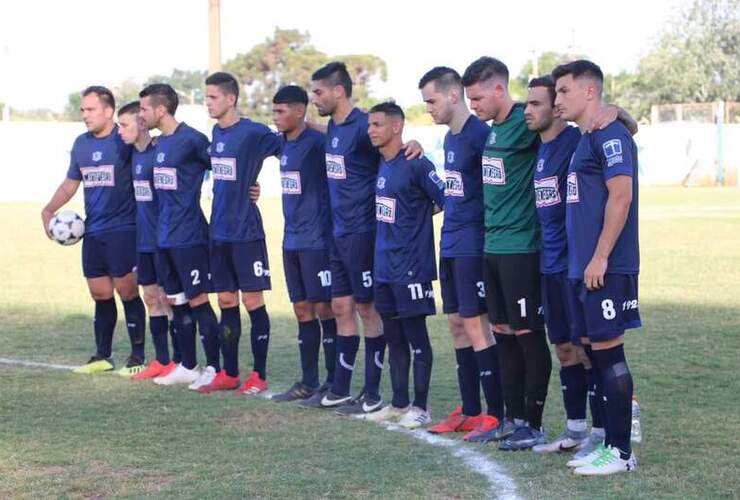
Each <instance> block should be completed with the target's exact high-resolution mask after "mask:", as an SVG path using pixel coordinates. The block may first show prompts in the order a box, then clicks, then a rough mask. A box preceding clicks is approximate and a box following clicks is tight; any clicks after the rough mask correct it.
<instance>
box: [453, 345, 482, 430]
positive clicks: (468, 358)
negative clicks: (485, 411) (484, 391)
mask: <svg viewBox="0 0 740 500" xmlns="http://www.w3.org/2000/svg"><path fill="white" fill-rule="evenodd" d="M455 359H456V360H457V384H458V385H459V386H460V399H461V400H462V411H463V415H467V416H468V417H475V416H476V415H479V414H480V412H481V404H480V374H479V373H478V362H477V361H476V359H475V351H474V350H473V348H472V347H463V348H462V349H455Z"/></svg>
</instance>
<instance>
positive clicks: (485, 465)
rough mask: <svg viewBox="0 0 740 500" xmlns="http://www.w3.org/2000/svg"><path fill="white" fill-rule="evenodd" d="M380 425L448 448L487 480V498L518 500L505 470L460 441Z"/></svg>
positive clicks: (423, 431) (383, 424)
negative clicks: (488, 485) (488, 488)
mask: <svg viewBox="0 0 740 500" xmlns="http://www.w3.org/2000/svg"><path fill="white" fill-rule="evenodd" d="M380 425H381V426H383V427H384V428H386V429H387V430H389V431H393V432H402V433H404V434H407V435H409V436H413V437H415V438H416V439H419V440H421V441H424V442H425V443H427V444H431V445H434V446H441V447H444V448H449V449H450V450H451V451H452V454H453V455H454V456H456V457H457V458H459V459H461V460H462V461H463V462H464V463H465V465H467V466H468V467H469V468H470V469H472V470H473V471H474V472H477V473H478V474H482V475H483V476H485V478H486V479H488V483H489V484H490V486H491V488H490V490H489V491H488V495H487V498H499V499H505V500H518V499H519V498H520V497H519V495H518V494H517V492H516V484H515V483H514V479H513V478H512V477H511V476H509V475H508V474H507V473H506V470H505V469H504V468H503V467H502V466H500V465H499V464H498V463H496V462H495V461H494V460H492V459H491V458H489V457H488V456H486V455H485V454H483V453H480V452H477V451H475V450H472V449H470V448H469V447H467V446H465V445H463V444H462V443H461V442H460V441H456V440H453V439H447V438H443V437H440V436H437V435H435V434H430V433H429V432H427V431H426V430H413V431H410V430H406V429H404V428H403V427H401V426H399V425H396V424H392V423H388V422H380Z"/></svg>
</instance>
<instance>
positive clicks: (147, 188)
mask: <svg viewBox="0 0 740 500" xmlns="http://www.w3.org/2000/svg"><path fill="white" fill-rule="evenodd" d="M134 197H135V198H136V201H152V199H153V196H152V186H151V185H149V181H134Z"/></svg>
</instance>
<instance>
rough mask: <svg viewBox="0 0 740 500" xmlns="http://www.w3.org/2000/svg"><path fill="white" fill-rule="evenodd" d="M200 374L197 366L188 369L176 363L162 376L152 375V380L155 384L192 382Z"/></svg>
mask: <svg viewBox="0 0 740 500" xmlns="http://www.w3.org/2000/svg"><path fill="white" fill-rule="evenodd" d="M199 376H200V372H199V371H198V367H195V368H193V369H192V370H189V369H187V368H185V367H184V366H182V364H178V365H177V366H176V367H175V369H174V370H172V371H171V372H170V373H168V374H167V375H165V376H163V377H154V379H153V382H154V383H155V384H157V385H176V384H192V383H193V381H195V380H197V379H198V377H199Z"/></svg>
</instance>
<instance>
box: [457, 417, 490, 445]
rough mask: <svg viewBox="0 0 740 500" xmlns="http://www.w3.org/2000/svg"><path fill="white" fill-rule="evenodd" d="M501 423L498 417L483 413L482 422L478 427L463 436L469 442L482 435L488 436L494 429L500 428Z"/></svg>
mask: <svg viewBox="0 0 740 500" xmlns="http://www.w3.org/2000/svg"><path fill="white" fill-rule="evenodd" d="M498 424H499V421H498V419H497V418H496V417H494V416H493V415H487V414H485V413H481V418H480V421H479V423H478V425H477V427H476V428H475V429H473V430H471V431H470V432H468V433H467V434H465V435H464V436H463V440H465V441H469V440H470V439H472V438H475V437H478V436H480V435H481V434H487V433H489V432H491V431H492V430H493V429H495V428H496V427H498Z"/></svg>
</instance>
